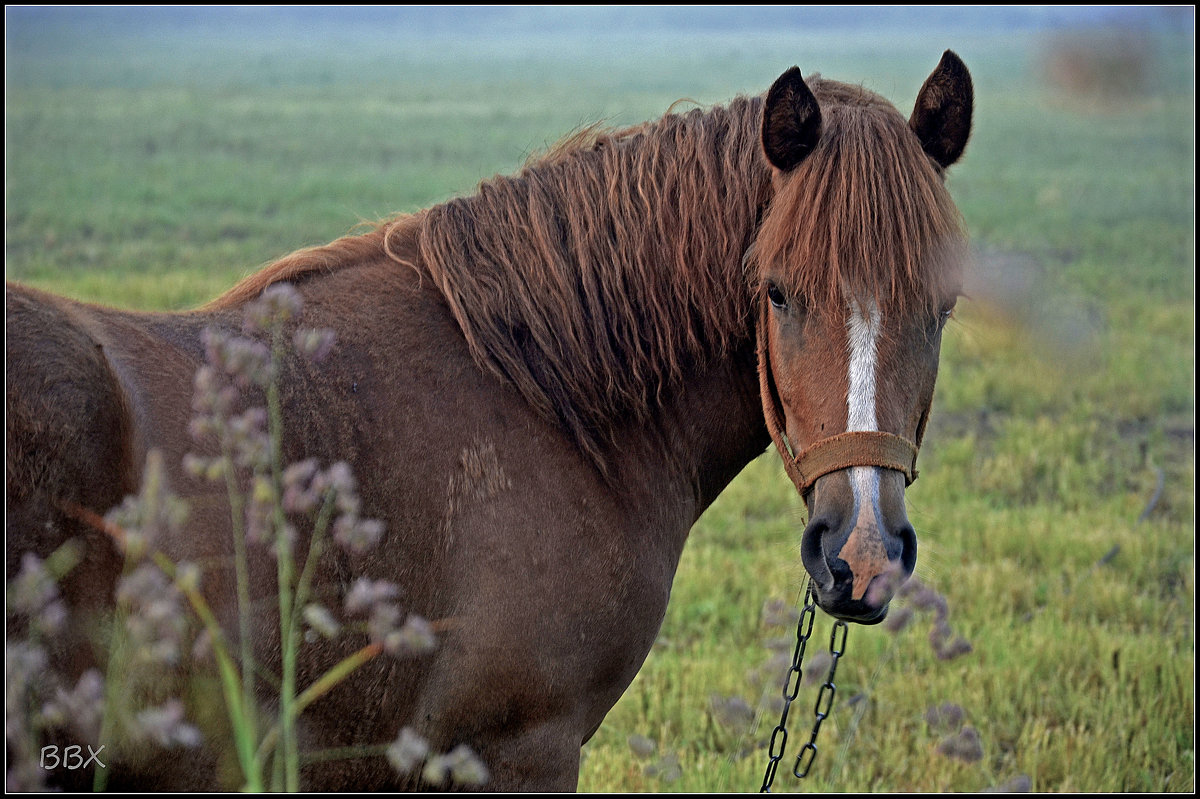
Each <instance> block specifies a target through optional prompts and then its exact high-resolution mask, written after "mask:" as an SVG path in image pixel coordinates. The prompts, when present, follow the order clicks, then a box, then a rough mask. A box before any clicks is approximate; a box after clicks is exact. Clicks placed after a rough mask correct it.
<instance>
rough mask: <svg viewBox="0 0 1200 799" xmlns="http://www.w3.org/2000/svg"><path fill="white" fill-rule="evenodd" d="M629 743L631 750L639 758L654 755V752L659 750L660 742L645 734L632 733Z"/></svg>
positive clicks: (643, 758)
mask: <svg viewBox="0 0 1200 799" xmlns="http://www.w3.org/2000/svg"><path fill="white" fill-rule="evenodd" d="M628 743H629V748H630V750H632V751H633V754H634V756H635V757H637V758H638V759H639V760H645V759H647V758H649V757H653V755H654V753H655V752H657V751H658V744H656V743H654V741H652V740H650V739H649V738H647V737H646V736H644V735H630V736H629V739H628Z"/></svg>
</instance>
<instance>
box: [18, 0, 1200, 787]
mask: <svg viewBox="0 0 1200 799" xmlns="http://www.w3.org/2000/svg"><path fill="white" fill-rule="evenodd" d="M5 23H6V24H5V67H6V69H5V89H6V91H5V274H6V277H7V278H8V279H9V280H17V281H21V282H26V283H30V284H33V285H36V286H39V287H42V288H46V289H49V290H53V291H56V292H60V293H64V294H67V295H70V296H73V297H77V298H80V299H84V300H88V301H95V302H102V303H107V304H115V305H120V306H123V307H132V308H139V309H147V310H179V309H185V308H189V307H194V306H196V305H198V304H200V303H202V302H204V301H206V300H208V299H210V298H212V297H213V296H215V295H217V294H218V293H220V292H221V291H223V290H224V289H226V288H228V287H229V286H231V285H232V284H233V283H234V282H235V281H236V280H237V279H238V278H240V277H242V276H244V275H246V274H249V273H250V272H252V271H254V270H255V269H257V268H259V267H261V266H262V265H264V264H266V263H268V262H270V261H272V260H273V259H275V258H278V257H279V256H282V255H284V254H286V253H288V252H290V251H292V250H295V249H297V248H300V247H303V246H309V245H315V244H321V243H325V242H327V241H330V240H332V239H333V238H336V237H338V236H340V235H344V234H346V233H348V232H351V231H352V230H353V229H354V228H355V226H356V225H358V224H360V223H362V222H372V221H376V220H379V219H383V218H387V217H390V216H392V215H395V214H397V213H403V212H409V211H413V210H416V209H419V208H422V207H425V206H427V205H430V204H432V203H437V202H440V201H443V200H445V199H447V198H450V197H452V196H456V195H459V194H463V193H468V192H471V191H472V190H473V189H474V187H475V186H476V184H477V183H478V182H479V181H480V180H482V179H485V178H488V177H490V176H492V175H494V174H496V173H506V172H512V171H514V170H516V169H518V168H519V167H520V166H521V165H522V164H523V163H524V162H525V161H526V160H527V159H528V158H530V157H531V156H533V155H535V154H537V153H538V152H541V151H544V150H545V149H546V148H548V147H549V146H550V145H552V144H553V143H554V142H555V141H557V140H558V139H559V138H561V137H562V136H564V135H566V134H568V133H570V132H571V131H573V130H575V129H577V128H579V127H581V126H585V125H590V124H593V123H597V122H601V123H607V124H612V125H620V124H627V123H633V122H638V121H642V120H646V119H653V118H655V117H658V116H660V115H662V114H663V113H666V112H667V110H668V109H669V108H671V107H672V104H674V103H676V102H678V101H681V100H682V101H684V103H685V105H684V106H683V107H687V106H688V104H696V105H700V106H708V105H713V104H719V103H722V102H724V101H727V100H728V99H730V98H731V97H733V96H735V95H737V94H754V93H761V92H764V91H765V90H766V89H767V88H768V87H769V86H770V84H771V82H772V81H773V80H774V79H775V78H776V77H777V76H778V75H779V74H780V73H781V72H783V71H784V70H785V69H787V68H789V67H791V66H792V65H798V66H799V67H800V69H801V70H802V72H803V73H804V74H806V75H808V74H810V73H816V72H819V73H821V74H822V75H824V76H826V77H831V78H836V79H839V80H844V81H848V82H852V83H861V84H863V85H865V86H866V87H867V88H870V89H872V90H874V91H877V92H879V93H880V94H883V95H884V96H886V97H888V98H890V99H891V100H892V101H893V102H895V103H896V105H897V107H898V108H900V110H901V111H902V113H904V114H905V115H907V113H908V111H909V110H910V109H911V106H912V102H913V99H914V98H915V96H916V93H917V90H918V89H919V87H920V85H921V82H922V81H923V80H924V78H925V77H926V76H927V75H928V73H929V72H930V71H931V70H932V69H933V67H934V66H935V65H936V64H937V62H938V59H939V58H940V56H941V53H942V51H943V50H945V49H947V48H949V49H953V50H955V51H956V52H957V53H958V54H959V55H960V56H961V57H962V58H963V59H964V60H965V62H966V63H967V65H968V66H969V68H970V69H971V71H972V75H973V78H974V82H975V92H976V115H975V127H974V133H973V137H972V140H971V143H970V144H969V146H968V148H967V152H966V155H965V157H964V159H963V160H962V162H960V163H959V164H957V165H955V166H954V167H953V168H952V169H951V170H950V173H949V175H948V179H947V180H948V185H949V186H950V188H951V191H952V193H953V194H954V196H955V198H956V199H957V201H958V203H959V207H960V209H961V211H962V213H963V215H964V217H965V219H966V222H967V226H968V228H969V230H970V232H971V236H972V242H973V254H974V257H973V263H972V264H971V268H970V270H969V271H970V281H969V285H968V291H967V294H968V296H967V297H966V298H964V300H963V301H962V302H961V303H960V304H959V309H958V311H957V312H956V316H957V322H956V323H955V324H952V325H951V327H950V329H949V332H948V334H947V337H946V340H945V343H944V350H943V359H942V373H941V375H942V376H941V378H940V382H939V388H938V394H937V398H936V400H935V407H934V415H933V419H932V421H931V425H930V430H929V434H928V437H927V443H926V446H925V447H924V448H923V450H922V455H921V458H922V463H921V471H922V479H921V480H920V481H919V482H918V483H917V484H916V485H914V487H913V488H912V490H911V491H910V492H909V497H910V503H911V512H910V515H911V517H912V519H913V521H914V523H915V524H916V526H917V530H918V535H919V537H920V541H921V544H920V546H921V555H920V564H919V566H918V572H917V578H918V579H917V582H918V583H919V584H920V585H922V586H924V587H925V588H926V589H928V591H929V592H932V596H934V597H940V598H941V601H940V603H939V602H937V601H933V602H932V604H930V601H928V600H929V597H930V596H931V595H930V594H929V593H926V594H924V595H922V594H920V593H919V592H917V593H914V595H913V596H914V598H912V599H910V600H908V604H907V605H906V604H905V602H904V601H899V602H898V609H897V610H896V611H894V612H893V617H894V618H895V619H896V623H895V624H894V625H891V626H881V627H878V628H870V629H862V628H859V629H855V630H852V631H851V632H852V634H851V636H850V642H849V647H850V653H849V655H848V657H847V658H846V659H845V660H844V662H843V665H842V666H841V667H840V668H839V672H838V674H839V691H838V697H839V700H838V701H839V705H838V707H837V709H836V711H835V715H834V717H833V718H832V719H831V720H830V721H829V722H827V723H826V726H825V728H824V729H823V731H822V741H823V745H822V753H821V757H820V759H819V760H818V763H817V767H816V769H815V774H814V777H812V778H810V779H809V780H808V784H807V786H806V787H808V788H809V789H810V790H812V789H817V790H837V791H868V790H870V791H935V790H939V791H940V790H964V791H977V790H983V789H987V788H1004V789H1008V790H1029V789H1031V790H1039V791H1068V790H1070V791H1134V790H1136V791H1189V792H1190V791H1192V790H1194V787H1195V785H1194V772H1195V765H1194V763H1195V761H1194V725H1195V715H1194V706H1195V705H1194V687H1193V685H1194V660H1195V658H1194V654H1195V645H1194V641H1195V637H1194V630H1195V612H1194V611H1195V601H1194V598H1195V566H1194V564H1195V558H1194V552H1195V516H1194V498H1195V496H1194V474H1195V450H1194V430H1195V388H1194V384H1195V178H1194V175H1195V15H1194V8H1193V7H1191V6H1165V7H1163V6H1160V7H1154V6H1125V7H1122V6H1102V7H1088V6H1028V7H1015V6H1014V7H1009V6H1005V7H957V6H947V7H903V6H886V7H880V6H872V7H865V6H838V7H781V6H762V7H759V6H738V7H727V6H699V7H687V6H659V7H656V6H651V7H644V6H638V7H622V6H617V7H574V6H572V7H554V6H550V7H502V6H495V7H493V6H488V7H470V8H464V7H442V6H439V7H417V6H409V7H398V8H384V7H336V8H333V7H307V6H306V7H276V8H267V7H254V8H241V7H223V8H196V7H169V8H167V7H164V8H151V7H108V8H60V7H8V8H6V11H5ZM802 521H803V508H802V505H801V503H800V502H799V500H798V499H797V498H795V496H794V492H793V491H792V490H791V488H790V486H789V485H788V483H787V481H786V478H785V477H784V476H783V475H782V473H781V470H780V468H779V466H778V463H777V459H775V458H773V457H771V456H768V457H763V458H759V459H758V460H757V461H755V462H754V463H753V464H751V465H750V467H749V468H748V469H747V470H746V472H744V473H743V475H742V476H741V477H740V478H739V479H738V480H737V481H735V483H734V484H733V485H731V486H730V488H729V489H728V491H727V492H726V494H725V495H724V496H723V497H722V499H721V501H720V502H718V503H717V504H716V505H715V506H714V507H713V508H712V509H710V511H709V512H708V513H707V514H706V515H705V517H704V518H703V519H701V521H700V523H699V524H698V525H697V527H696V528H695V530H694V531H693V534H692V540H691V541H690V542H689V545H688V548H687V550H686V551H685V553H684V559H683V562H682V563H681V565H680V570H679V574H678V577H677V580H676V583H675V589H674V593H673V597H672V603H671V609H670V611H669V614H668V618H667V620H666V622H665V624H664V627H663V631H662V634H661V636H660V640H659V644H658V646H656V649H655V651H654V652H653V653H652V654H651V656H650V658H649V660H648V661H647V664H646V666H645V668H644V669H643V671H642V673H641V674H640V675H639V677H638V679H637V681H635V683H634V685H633V686H632V687H631V688H630V690H629V692H628V693H627V694H626V696H625V698H624V699H622V701H621V703H620V704H618V705H617V707H616V708H614V710H613V712H612V713H611V714H610V716H609V719H608V721H607V722H606V724H605V725H604V727H602V728H601V730H600V732H599V733H597V735H596V737H595V739H594V740H593V741H592V742H591V743H589V744H588V745H587V747H585V750H584V765H583V772H582V776H581V786H580V787H581V788H582V789H583V790H593V791H625V790H631V791H641V790H646V791H649V790H654V791H660V790H678V791H685V792H686V791H714V790H753V789H756V788H757V787H758V784H759V781H760V780H761V774H762V767H763V765H765V758H764V756H763V753H762V750H761V748H760V747H761V743H762V740H763V739H764V738H765V736H766V734H767V733H769V731H770V729H771V727H772V726H773V725H774V723H775V719H773V718H771V716H772V714H773V713H775V712H776V709H775V707H774V705H773V703H774V702H775V701H776V700H775V699H774V697H775V696H777V693H778V685H777V683H778V680H779V679H781V678H782V674H783V669H785V668H786V665H784V666H783V667H782V668H781V667H780V664H779V663H778V662H777V654H778V652H779V651H781V650H786V651H787V653H788V654H790V646H789V645H788V644H787V642H786V640H785V641H784V642H783V643H782V644H780V642H779V639H780V638H781V637H782V638H784V639H786V636H787V635H788V634H789V631H788V629H787V610H786V609H787V608H788V607H790V606H793V605H794V604H795V600H796V594H797V592H798V590H799V585H800V581H801V579H802V570H801V568H800V565H799V557H798V543H799V532H800V529H801V527H802ZM921 596H924V597H925V600H922V599H920V597H921ZM930 608H934V610H931V609H930ZM937 608H940V610H937ZM781 609H782V610H781ZM905 610H907V615H905V613H902V612H901V611H905ZM768 611H770V612H768ZM781 614H782V617H783V618H782V621H781V618H780V616H781ZM902 622H903V623H902ZM947 625H949V627H947ZM947 630H951V631H952V632H953V637H954V639H955V640H957V639H961V640H962V641H963V642H965V643H966V644H967V646H966V650H967V651H963V647H958V648H957V649H956V650H955V652H956V654H954V655H953V656H952V657H945V655H946V654H947V650H946V649H945V648H944V647H942V648H939V646H938V642H939V641H941V642H942V643H945V636H946V635H947V634H948V632H947ZM939 636H941V637H939ZM818 638H819V636H818ZM814 696H815V694H814ZM803 704H804V703H803V702H802V705H803ZM798 707H799V706H798ZM947 707H949V708H954V709H956V710H954V711H953V712H942V711H943V710H944V709H945V708H947ZM803 709H804V710H805V712H800V713H793V722H792V723H793V725H794V726H795V727H796V729H794V730H793V740H797V738H796V737H795V736H800V738H799V739H800V740H806V738H807V732H806V730H805V729H802V728H804V727H806V725H807V724H808V723H809V718H808V716H807V708H806V707H805V708H803ZM939 709H940V710H939ZM935 711H936V712H935ZM797 717H798V718H799V720H795V719H796V718H797ZM947 719H949V721H947ZM782 771H783V770H782V769H781V772H782ZM788 779H789V780H790V777H789V778H788ZM798 787H801V785H800V784H798V783H795V782H788V783H785V784H783V785H778V784H777V786H776V789H777V790H780V789H781V790H792V789H796V788H798Z"/></svg>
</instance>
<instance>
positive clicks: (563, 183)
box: [392, 98, 770, 462]
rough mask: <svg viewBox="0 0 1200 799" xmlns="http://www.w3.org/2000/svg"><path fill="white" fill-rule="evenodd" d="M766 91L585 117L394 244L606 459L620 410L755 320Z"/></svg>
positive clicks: (496, 367)
mask: <svg viewBox="0 0 1200 799" xmlns="http://www.w3.org/2000/svg"><path fill="white" fill-rule="evenodd" d="M760 106H761V101H760V100H759V99H745V98H743V99H739V100H735V101H734V102H733V103H731V104H730V105H729V106H727V107H722V108H715V109H710V110H706V111H701V110H699V109H696V110H692V111H689V112H687V113H682V114H668V115H667V116H665V117H663V118H662V119H661V120H658V121H656V122H652V123H646V124H643V125H638V126H634V127H630V128H624V129H620V130H606V129H603V128H598V127H593V128H587V129H584V130H581V131H579V132H577V133H576V134H574V135H572V136H570V137H568V139H567V140H565V141H564V142H561V143H560V144H559V145H557V146H556V147H554V148H552V149H551V150H550V151H549V152H548V153H547V154H546V155H544V156H542V157H540V158H537V159H535V160H533V161H531V162H530V163H529V164H528V165H527V166H526V167H525V168H524V169H523V170H522V171H521V172H520V173H518V174H517V175H515V176H511V177H497V178H494V179H491V180H489V181H486V182H484V183H482V184H481V185H480V187H479V190H478V192H477V193H475V194H474V195H472V196H469V197H463V198H459V199H455V200H451V201H449V202H447V203H444V204H442V205H439V206H436V207H434V208H431V209H429V210H428V211H427V212H426V213H425V215H424V217H423V219H422V222H421V226H420V232H419V235H418V237H417V244H416V247H415V252H413V253H412V254H411V255H409V256H405V255H404V254H402V253H401V252H400V248H397V250H396V252H393V253H392V254H393V257H395V258H396V259H397V260H400V261H403V262H407V263H409V264H410V265H411V266H413V267H414V268H416V269H417V270H418V271H419V272H420V273H421V274H422V275H428V276H429V278H430V279H431V280H432V281H433V283H434V284H435V285H436V286H437V287H438V288H439V289H440V290H441V292H442V293H443V295H444V296H445V298H446V301H447V303H448V305H449V307H450V309H451V312H452V313H453V315H454V317H455V319H456V320H457V322H458V324H459V325H460V326H461V328H462V331H463V334H464V336H465V338H466V340H467V342H468V344H469V346H470V348H471V350H472V353H473V354H474V356H475V358H476V359H477V361H479V362H480V363H481V364H482V365H484V366H485V367H486V368H488V369H490V370H491V371H493V372H494V373H496V374H497V375H498V376H500V377H501V378H502V379H504V380H505V381H507V382H509V383H510V384H512V385H513V386H515V387H516V388H517V389H518V390H519V391H520V392H521V393H522V394H523V395H524V396H525V398H526V400H527V401H529V402H530V403H531V404H532V405H533V406H534V407H535V408H537V409H538V410H539V411H541V412H542V413H543V414H546V415H549V416H550V417H551V418H557V419H558V420H559V421H561V423H562V424H563V425H564V426H565V427H566V428H567V429H568V430H569V431H570V433H571V434H572V435H573V436H574V438H575V439H576V441H577V442H578V443H579V444H580V446H581V447H582V448H583V449H584V450H585V451H586V452H588V453H589V454H590V455H592V456H593V457H594V458H595V459H597V460H598V461H600V462H603V460H604V453H605V451H606V449H607V447H608V445H609V444H610V443H611V438H612V433H613V431H614V426H615V425H616V424H617V423H619V422H620V421H621V420H627V419H629V418H630V417H631V416H633V417H634V418H645V417H646V416H647V415H648V414H649V413H651V411H652V409H653V407H654V406H655V405H656V403H658V402H660V401H661V399H662V397H663V395H664V392H666V391H669V390H670V388H671V387H672V385H673V384H676V383H677V382H678V381H679V380H680V379H681V378H682V376H683V375H684V373H685V371H686V370H687V369H688V368H689V366H691V365H695V364H698V363H702V362H704V361H706V360H707V359H711V358H713V357H715V356H717V355H719V354H720V353H722V352H724V351H726V350H727V348H728V347H729V346H730V345H731V344H732V343H733V342H734V341H735V340H737V339H738V338H743V339H744V338H748V336H749V333H750V331H751V329H752V326H751V324H750V318H749V314H750V312H751V303H750V301H749V296H748V292H749V287H748V284H747V282H746V280H745V276H744V272H743V256H744V253H745V251H746V249H747V247H748V246H749V244H750V239H751V237H752V235H753V229H754V224H755V218H756V214H757V211H758V208H759V207H760V205H761V204H762V203H763V202H764V201H765V199H766V192H767V191H768V189H769V181H770V176H769V172H768V170H767V168H766V165H765V162H764V161H763V159H762V157H761V155H760V145H759V141H758V126H759V118H760V113H761V112H760V110H759V108H760Z"/></svg>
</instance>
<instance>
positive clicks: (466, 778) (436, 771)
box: [421, 744, 489, 786]
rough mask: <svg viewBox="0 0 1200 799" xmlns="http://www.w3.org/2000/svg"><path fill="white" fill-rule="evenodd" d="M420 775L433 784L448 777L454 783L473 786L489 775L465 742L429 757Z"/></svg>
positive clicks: (482, 781) (440, 782) (486, 778)
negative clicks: (441, 753)
mask: <svg viewBox="0 0 1200 799" xmlns="http://www.w3.org/2000/svg"><path fill="white" fill-rule="evenodd" d="M421 776H422V777H423V778H424V779H425V781H426V782H428V783H431V784H433V785H441V784H442V783H444V782H446V780H447V779H449V780H451V781H452V782H453V783H454V784H455V785H473V786H479V785H483V784H484V783H486V782H487V780H488V777H489V775H488V770H487V768H486V767H484V765H483V762H482V761H481V760H480V759H479V758H478V757H477V756H476V755H475V753H474V752H472V751H471V749H470V748H469V747H467V746H466V745H465V744H459V745H458V746H456V747H455V748H454V749H452V750H451V751H450V752H448V753H446V754H444V755H434V756H433V757H431V758H429V759H428V760H427V761H426V762H425V769H424V771H422V772H421Z"/></svg>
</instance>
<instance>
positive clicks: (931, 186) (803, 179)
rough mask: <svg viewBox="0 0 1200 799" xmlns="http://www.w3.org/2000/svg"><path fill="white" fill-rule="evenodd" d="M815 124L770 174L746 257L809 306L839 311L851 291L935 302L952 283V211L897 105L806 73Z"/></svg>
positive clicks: (761, 274)
mask: <svg viewBox="0 0 1200 799" xmlns="http://www.w3.org/2000/svg"><path fill="white" fill-rule="evenodd" d="M810 85H811V87H812V90H813V92H814V94H815V95H816V97H817V99H818V101H819V102H820V104H821V119H822V133H821V137H820V139H819V141H818V143H817V146H816V147H815V148H814V149H813V151H812V153H811V154H810V155H809V156H808V157H807V158H806V159H805V160H804V161H803V162H801V163H800V164H799V165H798V166H797V167H796V168H795V169H793V170H792V171H790V172H788V173H786V174H782V175H778V176H776V179H775V190H774V193H773V196H772V199H771V202H770V205H769V207H768V209H767V212H766V214H765V215H764V217H763V222H762V225H761V227H760V229H759V234H758V236H757V238H756V240H755V242H754V244H753V246H752V248H751V252H750V254H749V257H748V263H749V264H750V266H751V268H752V271H753V274H754V276H755V277H756V278H757V279H758V280H760V281H761V280H764V279H767V278H771V279H775V280H782V281H784V282H785V283H786V284H787V288H788V289H790V290H791V291H793V292H796V293H797V294H799V296H800V298H801V299H802V301H803V302H804V304H805V305H806V306H807V308H808V310H809V312H816V313H829V314H844V313H845V310H846V306H845V297H846V293H847V292H850V294H851V296H855V297H858V298H861V299H864V300H871V301H873V302H875V303H876V304H877V306H878V307H881V308H887V309H889V310H891V311H893V312H900V313H907V312H929V313H936V312H937V310H938V309H939V307H940V306H941V305H942V304H943V303H945V302H946V301H947V299H952V298H953V297H954V296H955V295H956V294H957V292H958V290H959V286H960V281H961V271H960V270H961V264H962V256H963V249H964V247H965V240H966V237H965V233H964V228H963V223H962V219H961V217H960V215H959V213H958V210H957V209H956V207H955V205H954V203H953V201H952V200H951V198H950V194H949V192H948V190H947V189H946V187H945V185H944V182H943V178H942V175H941V174H940V173H939V171H938V170H937V168H936V167H935V166H934V165H933V163H932V162H931V160H930V159H929V157H928V156H926V154H925V153H924V151H923V150H922V149H921V146H920V143H919V141H918V140H917V137H916V136H915V135H914V134H913V133H912V131H911V130H910V129H909V127H908V124H907V122H906V121H905V119H904V118H903V117H902V116H901V115H900V113H899V112H898V111H897V110H896V109H895V108H894V107H893V106H892V105H891V104H890V103H888V102H887V101H886V100H884V99H883V98H881V97H879V96H877V95H875V94H873V93H871V92H868V91H866V90H864V89H861V88H858V87H854V86H848V85H846V84H840V83H835V82H833V81H822V80H820V79H819V78H818V79H815V80H810Z"/></svg>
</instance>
